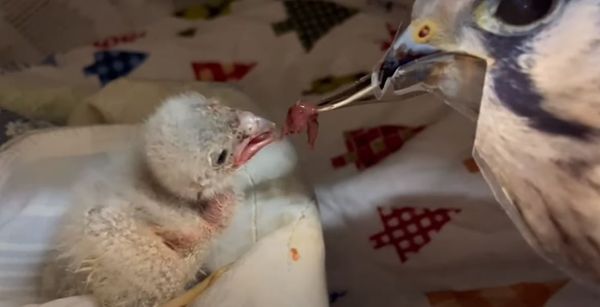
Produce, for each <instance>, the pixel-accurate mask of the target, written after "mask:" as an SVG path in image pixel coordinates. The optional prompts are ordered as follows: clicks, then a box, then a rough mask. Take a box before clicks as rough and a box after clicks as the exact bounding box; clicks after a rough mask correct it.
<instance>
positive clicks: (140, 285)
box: [48, 94, 248, 307]
mask: <svg viewBox="0 0 600 307" xmlns="http://www.w3.org/2000/svg"><path fill="white" fill-rule="evenodd" d="M240 114H241V113H240V111H237V110H234V109H231V108H228V107H225V106H223V105H220V104H218V103H216V102H213V101H209V100H207V99H206V98H204V97H202V96H200V95H197V94H186V95H180V96H176V97H173V98H170V99H167V101H166V102H165V103H164V104H163V105H162V106H161V107H160V108H159V109H158V110H157V111H156V112H155V113H154V114H153V115H152V116H151V117H150V118H149V120H148V121H147V122H146V123H145V124H144V126H143V127H142V129H141V132H142V135H143V136H142V137H141V141H140V142H139V144H133V145H132V148H131V151H130V152H128V153H127V154H126V155H125V156H126V157H125V159H122V160H121V161H120V162H119V163H114V164H113V165H111V166H110V167H109V168H107V169H105V170H103V171H101V172H99V173H96V174H94V175H92V176H89V177H87V178H85V179H84V180H83V181H82V182H81V184H80V185H78V186H77V187H75V188H74V191H75V192H74V194H75V197H74V200H73V206H72V209H71V210H70V212H69V214H68V215H67V216H65V220H64V222H63V224H62V226H61V230H60V232H59V234H58V236H57V242H58V243H57V251H56V254H55V256H54V258H53V259H51V263H52V264H51V268H50V270H49V271H48V272H49V273H53V274H55V276H56V279H57V280H56V281H57V284H56V285H55V287H53V288H54V289H53V290H54V291H55V295H57V296H68V295H76V294H92V295H93V296H95V297H96V299H97V300H98V301H99V303H100V304H101V305H102V306H143V307H146V306H157V305H160V304H161V303H164V302H165V301H167V300H169V299H172V298H173V297H175V296H176V295H178V294H180V293H182V292H183V291H184V290H185V289H186V287H187V286H189V285H190V283H193V282H195V281H196V279H197V273H198V272H199V271H201V268H202V264H203V261H204V259H205V257H206V254H207V249H208V246H209V244H210V243H211V242H212V241H213V240H214V238H215V237H216V236H217V235H218V234H219V233H220V232H221V231H222V230H223V229H224V228H225V227H226V226H227V225H228V223H229V221H230V218H231V216H232V214H233V210H234V207H235V204H236V202H237V197H236V193H235V192H234V191H233V187H232V184H230V178H231V176H232V174H233V173H234V171H235V167H234V166H233V161H232V160H233V157H232V153H233V152H234V150H235V146H237V145H238V144H239V141H240V140H241V139H243V137H244V136H243V133H244V132H241V131H240V126H241V125H240V121H239V118H240ZM243 114H248V113H243ZM224 151H225V153H223V152H224ZM50 280H52V278H50Z"/></svg>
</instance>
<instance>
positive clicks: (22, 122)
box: [0, 109, 51, 145]
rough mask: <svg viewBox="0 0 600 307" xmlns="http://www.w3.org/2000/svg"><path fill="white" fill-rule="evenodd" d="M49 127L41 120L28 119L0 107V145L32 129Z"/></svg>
mask: <svg viewBox="0 0 600 307" xmlns="http://www.w3.org/2000/svg"><path fill="white" fill-rule="evenodd" d="M48 127H51V125H50V124H49V123H46V122H43V121H34V120H29V119H27V118H25V117H23V116H21V115H18V114H16V113H13V112H10V111H7V110H4V109H0V145H2V144H4V143H6V142H7V141H9V140H10V139H12V138H14V137H16V136H19V135H21V134H23V133H25V132H27V131H30V130H33V129H43V128H48Z"/></svg>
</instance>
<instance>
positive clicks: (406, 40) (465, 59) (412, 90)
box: [317, 26, 486, 119]
mask: <svg viewBox="0 0 600 307" xmlns="http://www.w3.org/2000/svg"><path fill="white" fill-rule="evenodd" d="M398 33H399V35H397V36H396V38H395V39H394V42H393V44H392V45H391V47H390V48H389V49H388V51H387V52H386V54H385V56H384V57H383V59H382V60H381V61H380V63H379V64H378V65H377V66H376V67H375V69H374V70H373V73H372V74H371V76H367V77H365V78H363V79H361V80H360V81H358V82H357V83H355V84H354V85H353V86H351V87H349V88H346V89H343V90H342V91H340V92H338V93H335V94H334V95H332V96H330V97H328V98H326V99H324V100H322V101H321V103H319V104H318V106H317V107H318V111H319V112H325V111H330V110H334V109H338V108H342V107H347V106H353V105H362V104H372V103H381V102H402V101H405V100H408V99H410V98H413V97H415V96H420V95H423V94H428V93H429V94H433V95H435V96H437V97H438V98H440V99H441V100H443V101H444V102H445V103H447V104H449V105H450V106H451V107H453V108H455V109H456V110H457V111H459V112H461V113H462V114H464V115H466V116H468V117H469V118H471V119H476V118H477V115H478V112H479V104H480V101H481V93H482V91H483V83H484V77H485V70H486V62H485V60H483V59H480V58H478V57H474V56H470V55H467V54H463V53H455V52H445V51H443V50H440V49H438V48H436V47H434V46H431V45H428V44H422V43H416V42H415V41H414V40H413V36H414V35H413V33H412V30H411V27H410V26H409V27H407V28H406V29H404V30H401V31H398Z"/></svg>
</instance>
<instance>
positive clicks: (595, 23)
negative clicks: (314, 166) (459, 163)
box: [373, 0, 600, 286]
mask: <svg viewBox="0 0 600 307" xmlns="http://www.w3.org/2000/svg"><path fill="white" fill-rule="evenodd" d="M373 81H374V84H376V86H377V87H380V88H381V89H382V91H383V92H385V91H386V90H389V89H392V90H393V91H395V92H397V93H402V91H410V90H411V89H410V88H411V87H410V86H409V85H411V84H413V83H415V82H416V81H419V82H421V83H422V84H424V85H425V88H427V91H430V92H434V93H437V94H441V96H442V98H444V100H445V101H446V102H447V103H448V104H450V105H451V106H453V107H455V108H456V109H458V110H459V111H462V113H464V114H467V115H468V114H472V115H474V116H473V118H474V119H477V134H476V139H475V149H474V157H475V159H476V161H477V162H478V164H479V166H480V167H481V169H482V172H483V174H484V177H485V178H486V180H487V182H488V183H489V184H490V186H491V187H492V189H493V191H494V194H495V195H496V198H497V199H498V200H499V202H500V203H501V204H502V205H503V206H504V209H505V210H506V211H507V212H508V214H509V216H510V217H511V218H512V220H513V221H514V222H515V224H516V225H517V226H518V228H519V230H520V231H521V233H523V235H524V237H525V238H526V240H527V241H528V242H529V243H530V244H531V245H532V246H533V247H534V248H535V249H536V250H537V251H538V252H539V253H540V254H541V255H543V256H545V258H546V259H548V260H549V261H551V262H552V263H554V264H556V265H557V266H559V267H561V268H562V269H563V270H565V271H566V272H567V273H568V274H569V275H571V277H573V278H575V279H576V280H580V281H585V282H587V283H588V284H593V285H595V286H598V285H600V135H599V133H598V132H599V128H600V0H417V1H416V3H415V4H414V7H413V12H412V17H411V21H410V23H409V24H407V25H406V26H405V27H404V29H403V30H401V31H400V32H399V34H398V36H397V37H396V39H395V41H394V42H393V45H392V46H391V47H390V49H389V51H388V53H387V54H386V56H385V57H384V59H383V61H382V63H381V65H380V66H378V68H377V69H376V72H375V73H374V74H373Z"/></svg>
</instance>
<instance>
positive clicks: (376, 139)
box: [331, 126, 425, 170]
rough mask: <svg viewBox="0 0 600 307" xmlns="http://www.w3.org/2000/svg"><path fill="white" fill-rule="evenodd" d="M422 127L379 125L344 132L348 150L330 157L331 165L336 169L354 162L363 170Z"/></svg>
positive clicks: (399, 146) (421, 129)
mask: <svg viewBox="0 0 600 307" xmlns="http://www.w3.org/2000/svg"><path fill="white" fill-rule="evenodd" d="M423 129H425V127H415V128H410V127H404V126H381V127H375V128H368V129H358V130H353V131H349V132H346V133H345V134H344V139H345V144H346V149H347V150H348V152H347V153H345V154H343V155H339V156H336V157H334V158H332V159H331V165H332V166H333V168H336V169H337V168H342V167H344V166H346V165H348V164H350V163H354V165H355V166H356V169H358V170H364V169H366V168H369V167H371V166H373V165H375V164H377V163H379V162H380V161H382V160H383V159H385V158H386V157H387V156H389V155H391V154H393V153H394V152H396V151H398V150H400V149H401V148H402V147H403V146H404V143H406V142H407V141H408V140H410V139H411V138H413V137H414V136H415V135H417V134H418V133H419V132H421V131H423Z"/></svg>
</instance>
